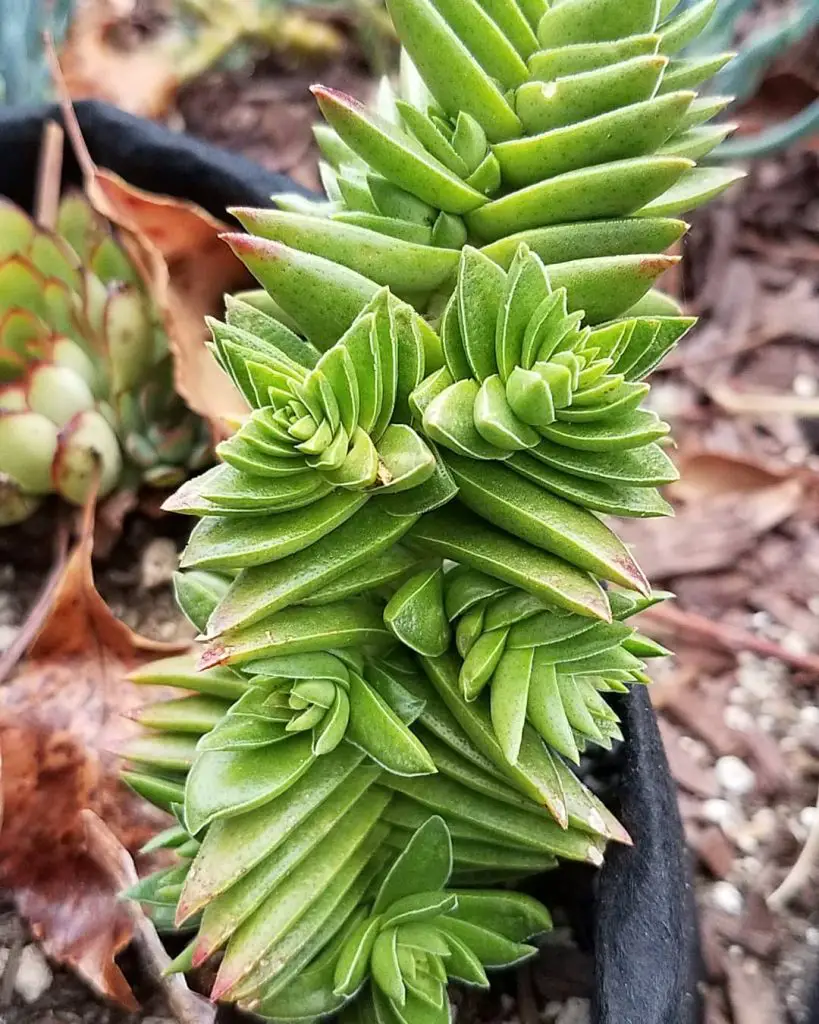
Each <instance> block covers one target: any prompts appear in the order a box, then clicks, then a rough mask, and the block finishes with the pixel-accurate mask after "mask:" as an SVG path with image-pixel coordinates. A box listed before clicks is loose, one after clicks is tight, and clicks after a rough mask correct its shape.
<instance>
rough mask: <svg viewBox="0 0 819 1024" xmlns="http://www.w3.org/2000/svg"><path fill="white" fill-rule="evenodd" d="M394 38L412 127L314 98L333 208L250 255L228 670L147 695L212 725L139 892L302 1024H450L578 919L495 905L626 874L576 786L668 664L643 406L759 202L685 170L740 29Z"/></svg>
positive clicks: (222, 587) (193, 552)
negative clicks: (721, 251) (737, 198)
mask: <svg viewBox="0 0 819 1024" xmlns="http://www.w3.org/2000/svg"><path fill="white" fill-rule="evenodd" d="M389 7H390V10H391V12H392V15H393V18H394V20H395V23H396V28H397V31H398V35H399V37H400V39H401V41H402V43H403V45H404V47H405V50H406V55H405V58H404V68H403V71H404V74H403V85H402V89H401V92H400V95H398V96H396V95H394V94H392V93H391V92H390V91H389V90H388V89H387V88H386V87H384V88H382V90H381V94H380V98H379V109H380V113H373V112H370V111H367V110H365V109H364V108H362V107H360V106H359V105H357V104H355V103H353V102H352V101H349V100H348V99H346V98H344V97H339V96H338V95H336V94H333V93H331V92H329V91H327V90H317V95H318V96H319V100H320V104H321V106H322V108H323V110H324V112H325V115H326V116H327V118H328V121H329V122H330V125H331V127H330V128H323V129H321V130H319V132H318V135H319V138H320V139H321V141H322V145H323V146H324V148H325V152H326V153H327V154H328V158H329V159H330V161H331V163H332V167H331V166H330V165H329V164H328V165H327V167H325V169H324V176H325V185H326V189H327V193H328V198H327V200H326V201H325V202H322V203H315V204H305V203H304V202H303V201H300V202H299V203H296V201H295V200H290V199H288V200H281V201H280V202H281V203H282V204H283V205H285V206H287V207H289V209H288V210H284V211H282V210H279V211H270V210H260V211H248V210H242V211H239V217H240V219H241V220H242V221H243V222H244V223H245V225H246V226H247V227H248V228H249V229H250V230H251V231H254V232H256V234H252V235H242V234H232V235H229V236H228V237H227V241H228V242H229V244H230V245H231V246H232V247H233V249H234V251H235V252H236V253H237V254H238V255H239V257H240V258H241V259H242V260H243V261H244V262H245V263H246V265H247V266H248V267H249V269H250V270H251V271H252V272H253V273H254V274H255V275H256V277H257V278H258V280H259V282H260V283H261V284H262V285H263V286H264V289H265V290H266V291H265V292H262V293H252V294H249V295H245V296H244V297H243V298H242V299H234V300H232V301H230V302H229V303H228V309H227V316H226V322H225V323H224V324H222V323H215V322H214V323H212V324H211V328H212V332H213V337H214V343H213V352H214V355H215V357H216V359H217V360H218V361H219V363H220V364H221V366H222V367H223V368H224V370H225V371H226V372H227V373H228V374H229V375H230V376H231V377H232V379H233V380H234V382H235V383H236V385H237V387H239V388H240V390H241V391H242V393H243V394H244V395H245V397H246V398H247V399H248V402H249V403H250V406H251V410H252V411H251V412H250V413H249V415H248V417H247V419H246V421H245V422H244V423H243V424H242V426H241V428H240V430H239V431H238V433H237V434H236V436H235V437H234V438H232V439H231V440H229V441H227V442H225V443H224V444H223V445H222V446H221V447H220V450H219V454H220V456H221V457H222V459H223V462H222V464H221V465H219V466H217V467H215V468H213V469H211V470H210V471H208V472H207V473H205V474H204V475H203V476H200V477H198V478H196V479H193V480H190V481H188V482H187V483H186V484H185V485H183V487H182V488H180V490H179V491H178V492H177V493H176V494H175V495H174V496H173V497H172V498H171V499H170V500H169V501H168V502H167V503H166V507H168V508H170V509H173V510H175V511H178V512H181V513H183V514H187V515H192V516H194V517H195V518H196V519H197V520H198V522H197V524H196V526H195V527H194V530H193V532H192V534H191V537H190V541H189V544H188V546H187V548H186V550H185V552H184V554H183V557H182V566H181V571H180V573H179V574H178V576H177V580H176V587H177V599H178V602H179V604H180V606H181V607H182V609H183V610H184V611H185V613H186V614H187V615H188V617H189V618H190V620H191V621H192V622H193V623H194V625H195V626H196V628H197V629H198V630H199V631H200V633H201V638H200V639H201V641H202V644H203V648H202V651H201V655H200V656H199V658H198V660H197V659H196V658H195V657H185V658H182V659H172V660H171V661H168V662H159V663H155V664H154V665H151V666H148V667H146V668H144V669H142V670H140V672H139V673H137V675H136V676H135V678H136V679H137V681H139V682H142V683H146V684H154V683H162V684H165V685H168V684H170V685H175V686H177V687H180V688H182V689H184V690H186V691H188V695H186V696H183V697H181V698H180V699H178V700H176V701H170V702H168V701H165V702H159V703H149V704H148V705H146V707H145V709H144V710H143V712H142V714H141V720H142V722H143V724H144V725H145V727H146V730H147V731H146V734H145V735H144V736H143V737H142V738H141V739H139V740H137V741H136V742H135V743H133V744H131V745H130V746H129V747H128V749H127V750H126V751H125V756H126V757H127V758H128V759H129V761H130V768H129V769H128V771H127V773H126V778H127V781H128V782H129V784H130V785H131V786H132V787H133V788H135V789H136V790H137V791H138V792H140V793H142V794H143V795H144V796H146V797H147V798H148V799H151V800H153V801H154V802H155V803H157V804H159V805H160V806H164V807H166V808H169V809H172V810H173V811H174V812H175V813H176V815H177V820H178V823H179V824H178V826H177V827H174V828H173V829H172V830H171V831H170V832H168V833H167V834H166V836H165V837H164V838H162V839H160V840H158V842H160V843H161V844H165V845H167V846H170V847H173V848H175V849H177V850H178V851H179V859H178V863H177V865H176V866H175V867H173V868H170V869H167V870H166V872H164V873H160V874H159V875H155V876H151V877H150V878H148V879H146V880H145V881H144V882H142V883H140V884H139V886H138V887H137V888H136V889H135V890H133V892H132V895H133V896H134V898H137V899H140V900H142V901H143V902H144V903H145V904H146V905H147V906H149V907H150V908H151V912H152V914H153V916H154V919H155V920H156V921H157V923H158V924H159V925H160V926H162V927H169V926H171V925H175V926H176V927H178V928H180V929H183V930H185V929H189V930H190V931H192V932H194V936H193V938H192V940H191V942H190V944H189V946H188V949H187V950H186V951H185V953H183V954H182V955H181V957H180V958H179V960H178V962H177V964H176V966H177V968H178V969H180V970H185V969H187V968H188V967H190V966H192V965H193V966H196V965H200V964H202V963H203V962H204V961H206V960H208V959H210V958H215V957H216V956H217V954H220V952H221V954H222V955H221V961H220V964H219V967H218V973H217V976H216V981H215V984H214V987H213V990H212V992H211V997H212V998H214V999H226V1000H230V1001H233V1002H237V1003H238V1004H239V1005H241V1006H243V1007H246V1008H248V1009H252V1010H255V1011H256V1012H258V1013H260V1014H262V1015H263V1016H266V1017H268V1018H270V1019H273V1020H296V1019H299V1020H313V1019H316V1018H319V1017H322V1016H325V1015H327V1014H331V1013H337V1012H341V1015H342V1017H341V1019H342V1020H343V1021H345V1022H349V1024H352V1022H354V1021H368V1022H370V1021H377V1022H379V1024H424V1022H432V1021H435V1022H437V1021H441V1022H443V1021H446V1020H448V1019H449V1009H448V1003H447V1000H446V998H445V997H444V994H443V993H444V984H445V983H446V981H447V980H448V979H457V980H461V981H465V982H466V983H468V984H484V975H483V969H484V968H485V967H487V966H498V967H499V966H502V965H504V964H509V963H513V962H515V961H516V960H517V959H518V958H519V957H520V956H523V955H528V952H529V950H528V949H525V948H524V947H522V946H520V945H519V944H520V943H521V942H522V941H523V940H524V939H526V938H527V937H529V936H530V935H532V934H534V933H537V932H539V931H542V930H543V927H544V926H545V924H546V922H547V920H548V919H547V916H546V914H545V911H543V910H542V909H540V910H536V909H535V908H534V907H532V905H531V904H529V903H527V904H526V908H524V907H523V905H522V904H519V903H517V902H516V901H517V900H518V897H516V896H514V895H513V894H510V893H508V892H505V891H504V892H500V891H497V890H491V889H490V890H487V886H489V887H491V886H497V885H498V884H500V883H503V884H507V885H508V884H512V883H514V882H515V881H517V880H519V879H521V878H525V877H526V876H527V875H531V874H534V873H537V872H540V871H544V870H548V869H551V868H554V867H555V866H556V865H557V864H558V863H559V861H560V860H580V861H586V862H588V863H591V864H599V863H600V862H601V860H602V857H603V852H604V850H605V847H606V845H607V844H608V842H611V841H613V842H619V843H628V842H629V841H630V840H629V837H628V835H627V833H626V832H625V830H624V829H623V827H622V825H620V823H619V822H618V821H617V820H616V818H614V816H613V815H612V814H611V813H610V812H609V811H608V809H607V808H606V807H605V806H604V805H603V804H602V803H601V802H600V800H599V799H597V798H596V797H595V796H594V795H593V794H592V793H591V792H590V790H589V789H588V788H586V786H585V785H584V784H583V782H582V781H581V780H580V778H579V777H578V775H577V774H576V773H575V771H574V770H573V769H572V766H571V762H577V761H578V760H579V757H580V754H581V753H582V752H583V751H584V750H586V748H587V747H588V746H589V745H595V744H596V745H599V746H603V747H608V746H611V745H612V743H613V742H614V741H619V740H620V731H619V727H618V717H617V708H616V702H615V701H612V704H611V705H610V704H609V702H608V699H607V698H608V695H615V696H616V695H625V694H627V692H628V690H629V688H630V687H631V686H632V685H633V684H642V683H646V682H648V677H647V675H646V674H645V670H644V669H645V666H644V662H645V660H646V659H649V658H652V657H655V656H659V655H662V654H663V653H665V652H664V650H663V649H662V648H661V647H659V645H657V644H655V643H654V642H653V641H651V640H649V639H648V638H646V637H643V636H641V635H640V634H639V633H638V632H636V631H635V630H634V629H632V628H631V627H630V626H629V625H628V624H627V623H626V622H625V620H626V619H628V618H629V617H630V616H631V615H633V614H635V613H637V612H639V611H640V610H642V609H643V608H645V607H647V606H648V605H650V604H652V603H653V602H655V601H658V600H662V599H663V598H664V597H665V596H667V595H664V594H655V593H652V591H651V589H650V587H649V585H648V582H647V581H646V579H645V577H644V575H643V573H642V572H641V570H640V568H639V566H638V565H637V563H636V561H635V560H634V557H633V555H632V554H631V552H630V551H629V550H628V548H627V547H626V546H625V545H624V544H623V543H622V542H621V541H620V540H619V538H618V537H617V535H616V533H615V532H614V530H613V529H612V528H611V526H610V525H609V524H608V523H607V522H606V521H604V518H603V517H604V516H607V515H621V516H655V515H663V514H666V513H667V512H668V511H669V509H668V506H667V505H666V504H665V502H664V501H663V499H662V498H661V497H660V496H659V494H658V493H657V488H658V487H659V486H660V485H662V484H664V483H667V482H669V481H671V480H673V479H674V478H675V476H676V471H675V470H674V467H673V465H672V463H671V462H670V460H669V459H668V457H667V455H666V453H665V449H666V447H667V445H668V443H669V441H668V437H667V434H668V427H667V425H666V424H664V423H662V422H661V421H660V420H659V419H658V418H657V416H656V415H654V414H653V413H652V412H650V411H649V410H647V409H646V408H645V402H646V396H647V391H648V388H647V385H646V384H644V383H643V379H644V377H645V376H646V375H647V374H648V373H649V372H650V371H651V370H652V369H653V368H654V366H656V365H657V363H658V362H659V361H660V360H661V359H662V358H663V356H664V355H665V354H666V353H667V352H668V351H669V350H670V349H671V348H672V347H673V346H674V345H675V344H676V343H677V341H678V340H679V339H680V338H681V337H682V336H683V334H684V333H685V332H686V331H687V330H688V328H689V327H690V326H691V323H692V321H691V320H690V319H688V318H686V317H683V316H681V315H680V313H679V310H677V308H676V307H675V305H674V304H673V303H672V302H671V301H670V300H669V299H667V298H665V297H663V296H661V295H660V294H659V293H656V292H650V289H651V286H652V283H653V281H654V279H655V278H656V277H657V276H658V275H659V273H660V272H661V271H662V270H663V269H665V268H666V267H667V266H669V265H670V262H671V260H670V259H669V258H668V257H664V256H662V255H660V253H661V252H662V250H663V249H665V248H666V247H667V246H668V245H670V244H672V243H673V242H674V241H675V240H676V239H677V238H678V237H679V236H680V235H681V234H682V232H683V231H684V228H685V225H684V224H683V223H682V222H680V221H677V220H674V219H671V218H670V217H669V216H668V214H669V213H674V214H676V213H677V212H682V211H683V210H684V209H688V208H690V207H691V206H692V205H696V204H697V203H698V202H700V201H702V200H703V199H704V198H705V197H706V195H707V194H710V193H713V192H716V191H719V190H720V189H721V188H723V187H725V186H726V185H727V184H728V183H729V182H730V181H731V180H733V179H734V177H735V175H733V173H731V172H723V171H718V172H710V171H707V172H704V173H702V172H699V171H697V170H696V169H694V167H693V163H692V161H691V159H689V157H690V156H691V155H693V154H695V153H696V154H697V155H699V154H700V153H702V152H704V151H705V150H706V149H707V148H708V146H709V145H711V144H712V143H713V144H715V143H716V141H718V139H719V138H721V137H722V134H723V131H722V129H719V130H713V129H710V128H704V129H703V128H700V127H698V125H699V124H700V123H701V122H702V121H703V120H705V119H707V118H708V117H709V116H710V112H711V110H712V108H711V107H708V108H707V109H705V108H704V107H697V106H696V103H697V101H696V99H695V95H694V93H693V92H692V91H691V90H690V87H691V85H693V84H696V83H697V82H699V81H700V80H702V79H703V78H705V77H706V76H707V74H708V73H710V72H711V71H713V70H714V69H713V68H711V69H710V71H709V69H708V68H705V67H703V66H700V65H698V64H695V65H692V64H690V63H689V62H687V61H686V60H677V59H673V60H670V61H669V58H668V56H667V55H666V54H667V53H673V52H676V51H677V50H678V49H679V48H680V47H682V46H684V45H685V43H686V42H687V41H688V40H689V39H690V38H691V37H692V36H693V35H694V34H696V32H697V31H699V29H700V28H702V26H703V25H704V24H705V22H706V21H707V19H708V16H709V15H710V12H711V10H712V8H713V2H712V0H705V2H704V3H701V4H699V5H698V6H695V7H694V8H693V10H692V12H684V13H683V14H680V15H678V16H677V17H675V16H674V13H673V7H674V4H673V3H672V2H669V0H659V2H658V0H561V2H557V3H554V4H552V5H551V6H550V5H548V4H547V3H546V2H545V0H491V2H490V0H457V2H455V0H389ZM658 26H659V27H658ZM658 51H659V53H658ZM399 120H400V122H401V124H402V125H403V127H400V126H399V123H398V122H399ZM450 849H451V855H450V853H449V852H448V851H449V850H450ZM450 870H451V872H452V884H453V885H454V886H457V887H458V889H457V891H456V892H454V893H452V892H450V891H449V890H447V889H446V885H447V882H448V879H449V876H450ZM507 899H508V903H506V904H505V903H504V901H505V900H507ZM456 904H457V906H456ZM455 922H457V923H455ZM493 932H494V937H493V936H492V934H491V933H493Z"/></svg>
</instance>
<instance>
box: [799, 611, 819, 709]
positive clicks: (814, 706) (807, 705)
mask: <svg viewBox="0 0 819 1024" xmlns="http://www.w3.org/2000/svg"><path fill="white" fill-rule="evenodd" d="M817 614H819V608H817ZM799 721H800V722H801V723H804V724H805V725H815V726H819V706H817V705H816V704H806V705H805V706H804V707H801V708H800V709H799Z"/></svg>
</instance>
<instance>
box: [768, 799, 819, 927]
mask: <svg viewBox="0 0 819 1024" xmlns="http://www.w3.org/2000/svg"><path fill="white" fill-rule="evenodd" d="M817 865H819V796H817V798H816V816H815V817H814V819H813V824H812V825H811V827H810V831H809V832H808V838H807V840H806V842H805V845H804V846H803V847H802V852H801V853H800V854H799V856H798V857H797V860H796V863H795V864H794V866H793V867H792V868H791V869H790V871H789V872H788V873H787V875H785V878H784V879H783V881H782V884H781V885H780V886H779V888H778V889H775V890H774V892H772V893H771V895H770V896H769V897H768V899H767V900H766V902H767V904H768V906H769V907H770V908H771V910H776V911H780V910H784V909H785V907H786V906H787V904H788V903H789V902H790V901H791V900H792V899H793V898H794V896H796V895H797V893H798V892H799V891H800V890H801V889H802V887H803V886H805V885H807V883H808V882H809V881H810V880H811V876H812V874H813V870H814V868H815V867H816V866H817Z"/></svg>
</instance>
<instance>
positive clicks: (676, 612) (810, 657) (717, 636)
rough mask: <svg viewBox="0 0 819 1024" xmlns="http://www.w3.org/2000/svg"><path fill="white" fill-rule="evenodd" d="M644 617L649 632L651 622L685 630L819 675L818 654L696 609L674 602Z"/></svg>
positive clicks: (674, 630)
mask: <svg viewBox="0 0 819 1024" xmlns="http://www.w3.org/2000/svg"><path fill="white" fill-rule="evenodd" d="M641 619H642V621H643V622H644V623H645V624H646V628H647V630H648V631H650V630H651V626H652V625H657V626H658V627H660V628H661V629H664V630H667V631H669V632H672V633H686V634H688V635H689V636H693V637H696V638H698V639H699V640H702V641H704V642H705V643H710V644H711V645H712V646H715V647H719V648H723V649H725V650H728V651H751V652H753V653H754V654H758V655H759V656H760V657H762V658H776V659H778V660H779V661H781V662H784V663H785V664H786V665H790V666H791V668H795V669H797V670H799V671H800V672H808V673H810V675H811V676H814V677H815V676H819V655H816V654H796V653H794V652H793V651H788V650H786V648H784V647H782V646H780V644H777V643H774V642H773V641H772V640H765V639H764V638H763V637H759V636H754V634H753V633H750V632H749V631H748V630H747V629H742V628H741V627H739V626H728V625H725V623H721V622H711V620H710V619H706V618H705V616H704V615H697V613H696V612H687V611H684V610H683V609H682V608H675V607H674V606H672V605H662V606H658V607H655V608H649V609H647V610H646V611H644V612H643V613H642V615H641Z"/></svg>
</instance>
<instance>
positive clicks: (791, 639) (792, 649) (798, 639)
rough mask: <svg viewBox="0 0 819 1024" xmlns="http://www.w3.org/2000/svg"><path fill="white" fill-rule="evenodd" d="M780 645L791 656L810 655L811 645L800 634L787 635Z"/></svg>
mask: <svg viewBox="0 0 819 1024" xmlns="http://www.w3.org/2000/svg"><path fill="white" fill-rule="evenodd" d="M780 643H781V644H782V646H783V647H784V649H785V650H786V651H787V652H788V653H789V654H808V653H809V651H810V644H809V643H808V641H807V640H806V639H805V637H803V636H802V635H801V634H799V633H786V634H785V635H784V636H783V637H782V640H781V641H780Z"/></svg>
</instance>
